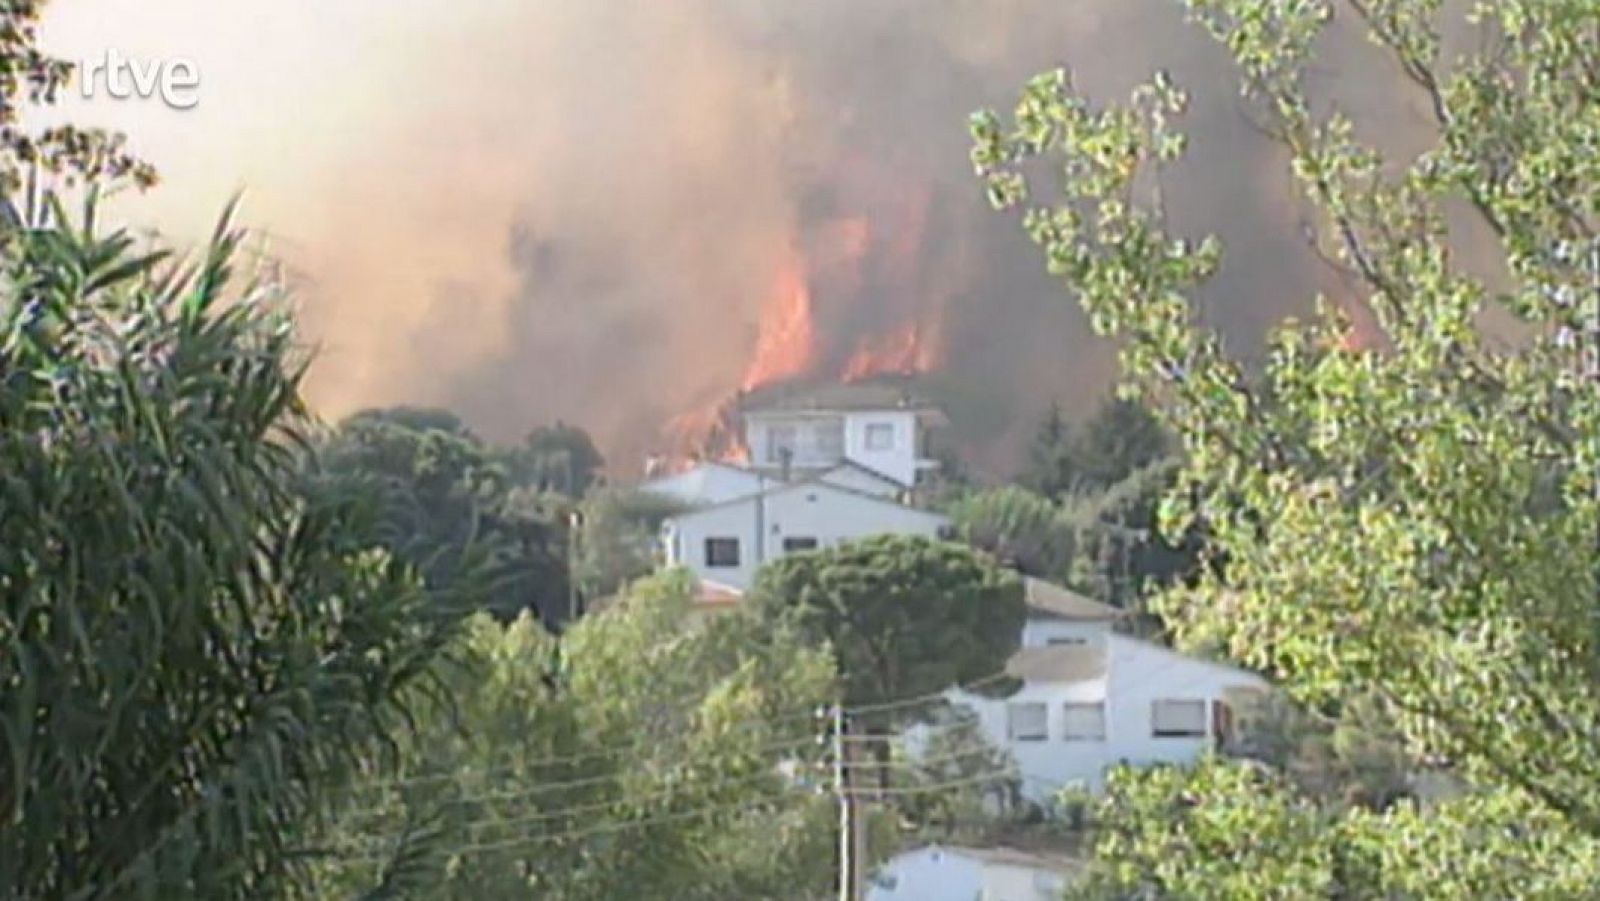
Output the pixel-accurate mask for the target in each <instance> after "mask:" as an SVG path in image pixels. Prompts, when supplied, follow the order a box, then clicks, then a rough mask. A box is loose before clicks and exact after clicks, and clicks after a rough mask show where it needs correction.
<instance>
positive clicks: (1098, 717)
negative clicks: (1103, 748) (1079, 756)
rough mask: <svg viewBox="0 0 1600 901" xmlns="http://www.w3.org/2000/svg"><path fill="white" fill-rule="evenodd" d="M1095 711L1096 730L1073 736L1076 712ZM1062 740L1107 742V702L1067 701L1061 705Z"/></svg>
mask: <svg viewBox="0 0 1600 901" xmlns="http://www.w3.org/2000/svg"><path fill="white" fill-rule="evenodd" d="M1078 711H1082V712H1089V711H1093V712H1094V716H1095V722H1094V728H1092V729H1089V730H1085V731H1083V732H1081V733H1080V734H1077V735H1074V734H1073V727H1074V725H1075V723H1074V717H1073V714H1074V712H1078ZM1061 740H1062V741H1105V740H1106V702H1105V701H1067V702H1066V703H1064V704H1062V705H1061Z"/></svg>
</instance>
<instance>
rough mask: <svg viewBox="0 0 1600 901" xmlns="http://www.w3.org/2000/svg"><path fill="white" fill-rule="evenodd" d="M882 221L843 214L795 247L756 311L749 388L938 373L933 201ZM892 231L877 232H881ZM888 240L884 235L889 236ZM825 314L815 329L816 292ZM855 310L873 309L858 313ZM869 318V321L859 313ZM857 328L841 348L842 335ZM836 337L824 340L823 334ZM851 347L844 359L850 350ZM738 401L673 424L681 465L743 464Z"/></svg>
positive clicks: (919, 196)
mask: <svg viewBox="0 0 1600 901" xmlns="http://www.w3.org/2000/svg"><path fill="white" fill-rule="evenodd" d="M890 201H891V202H885V203H881V204H878V206H877V208H878V209H879V210H880V212H883V210H887V212H883V215H882V216H881V217H874V218H871V219H869V218H868V217H867V216H865V215H859V216H841V217H837V218H834V219H831V220H828V221H825V222H820V223H815V224H813V225H812V226H811V227H809V228H808V229H807V231H806V234H805V240H804V241H802V240H800V239H799V237H798V236H797V237H796V238H795V239H794V240H792V241H791V242H790V243H789V246H788V251H787V252H786V253H785V254H784V255H783V256H782V259H781V262H780V264H779V266H778V268H777V269H776V270H775V271H774V272H773V275H772V279H771V283H770V288H769V289H768V290H767V293H766V296H765V297H764V298H762V300H761V303H760V305H759V309H760V319H759V321H758V323H757V325H756V337H755V347H754V352H753V354H752V356H751V358H750V362H749V365H747V366H746V367H745V370H744V373H743V375H742V377H741V378H740V380H739V391H740V392H750V391H754V390H756V389H759V388H763V387H766V386H768V385H772V384H776V383H779V382H784V381H789V380H795V379H807V380H818V381H826V380H834V381H841V382H855V381H862V380H865V379H869V378H872V377H874V376H879V375H915V374H919V373H924V372H929V371H931V370H934V369H936V368H938V366H939V364H940V362H941V354H942V352H943V339H942V334H941V332H942V322H941V320H940V316H939V298H938V297H937V296H927V295H926V294H925V292H924V291H923V290H921V289H924V288H927V287H928V286H929V285H930V284H931V285H934V286H935V287H936V286H937V282H936V281H932V280H930V279H929V278H928V276H927V275H926V274H925V273H924V272H923V269H924V268H925V267H924V266H923V265H922V264H921V263H920V261H919V253H920V251H922V250H923V249H924V237H925V226H926V224H927V223H926V218H927V212H928V197H927V194H926V192H925V191H916V190H913V191H911V192H909V193H903V194H900V195H891V197H890ZM885 224H886V225H887V226H888V227H887V228H884V229H882V230H880V229H879V228H877V227H876V226H882V225H885ZM885 236H886V238H887V239H884V238H885ZM819 290H820V291H821V292H822V294H823V297H822V300H823V301H824V302H825V304H826V306H827V310H826V312H827V313H828V314H829V315H828V316H827V317H826V318H825V319H824V323H826V324H829V325H831V326H832V328H831V329H825V328H823V327H820V326H819V324H818V308H817V303H816V297H815V294H814V292H815V291H819ZM851 304H868V305H870V306H869V307H868V308H866V309H865V310H853V309H851V307H850V305H851ZM861 312H865V313H866V314H868V315H864V316H862V315H854V314H856V313H861ZM840 330H844V331H846V332H847V333H849V332H858V333H861V334H859V336H858V337H856V338H855V340H854V342H853V343H851V344H845V345H843V346H840V345H839V343H838V341H837V339H838V337H840V336H839V335H838V334H837V332H838V331H840ZM825 331H827V332H829V333H830V336H831V337H833V338H834V339H835V340H834V341H833V342H831V343H828V342H825V341H824V337H825V336H824V332H825ZM845 351H848V353H845ZM736 408H737V398H736V397H735V398H727V399H724V400H722V401H721V402H716V401H713V402H711V403H707V404H704V405H703V406H701V407H699V408H697V409H694V410H690V411H689V412H686V413H683V414H681V415H679V416H677V417H674V418H673V420H672V421H671V422H670V423H668V425H667V428H666V438H667V439H668V441H669V443H670V444H671V446H672V447H673V452H672V456H673V458H674V459H675V461H676V463H677V465H679V466H681V465H688V464H689V463H692V461H694V460H696V459H707V458H709V459H722V460H729V461H742V460H745V459H747V458H748V451H747V449H746V448H745V447H744V446H743V444H742V436H741V435H740V434H739V433H738V429H737V428H736V426H735V418H736V416H735V414H736V412H737V410H736Z"/></svg>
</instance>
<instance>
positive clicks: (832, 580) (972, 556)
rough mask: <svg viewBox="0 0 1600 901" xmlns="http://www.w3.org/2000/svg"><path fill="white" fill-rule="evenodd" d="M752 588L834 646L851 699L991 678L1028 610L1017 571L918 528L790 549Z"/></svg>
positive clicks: (772, 608) (761, 611)
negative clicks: (811, 548)
mask: <svg viewBox="0 0 1600 901" xmlns="http://www.w3.org/2000/svg"><path fill="white" fill-rule="evenodd" d="M751 594H752V603H753V605H754V607H755V609H756V610H757V612H758V615H759V616H761V617H763V618H764V619H766V620H767V621H769V622H792V623H794V624H796V625H797V626H798V628H799V629H800V630H801V632H802V634H804V635H806V636H808V637H810V638H811V639H812V640H814V641H818V642H825V643H827V645H828V646H830V647H831V648H832V649H833V653H834V655H835V658H836V660H837V663H838V666H839V671H840V673H839V674H840V679H841V682H842V684H843V700H844V703H845V704H846V706H850V707H857V706H862V705H870V704H878V703H886V702H896V701H900V700H903V699H905V698H909V697H915V696H920V695H926V694H931V693H935V692H939V691H942V690H944V689H946V688H949V687H951V686H953V685H964V684H972V683H975V682H980V681H982V682H992V681H993V677H994V676H995V675H996V674H997V673H999V672H1000V671H1001V670H1002V669H1003V668H1004V666H1005V662H1006V660H1007V658H1009V657H1010V656H1011V654H1012V653H1013V652H1014V651H1015V650H1016V647H1017V640H1018V636H1019V634H1020V633H1021V631H1022V625H1023V620H1024V619H1025V617H1026V610H1025V608H1024V605H1023V599H1022V583H1021V582H1020V580H1018V579H1017V577H1016V576H1015V575H1014V574H1012V573H1011V572H1010V571H1008V570H1005V569H1002V568H1000V567H999V566H997V565H995V564H994V563H993V562H992V561H991V560H990V559H989V558H988V557H987V556H986V555H983V554H981V553H979V552H977V551H974V550H972V549H970V548H968V547H966V546H964V545H960V544H953V543H950V542H945V541H936V540H933V539H931V538H924V537H920V536H902V535H884V536H878V537H873V538H867V539H863V540H861V541H854V542H849V543H847V544H842V545H838V546H835V547H831V548H827V549H824V550H821V551H811V552H807V553H802V554H787V555H785V556H783V557H780V558H778V559H777V560H774V561H772V562H770V563H768V564H766V565H765V566H763V567H762V568H761V570H760V571H759V572H758V573H757V575H756V582H755V585H754V587H753V588H752V592H751Z"/></svg>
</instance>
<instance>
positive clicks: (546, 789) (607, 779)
mask: <svg viewBox="0 0 1600 901" xmlns="http://www.w3.org/2000/svg"><path fill="white" fill-rule="evenodd" d="M821 741H822V739H821V737H820V736H808V737H806V738H803V739H797V740H793V741H787V742H775V743H773V744H770V745H764V746H762V747H760V748H756V749H754V753H770V752H773V751H784V750H795V749H798V748H802V747H805V746H807V745H813V746H815V745H819V744H820V743H821ZM782 762H783V761H781V760H774V761H772V763H773V764H779V763H782ZM629 775H631V774H630V773H628V772H626V771H617V772H610V773H602V774H599V775H596V776H588V777H585V778H582V779H569V780H566V781H563V782H547V783H541V784H539V785H537V786H534V787H532V788H527V789H516V790H507V791H493V792H484V793H481V794H476V795H464V796H461V797H455V798H441V799H439V800H438V802H437V804H438V807H439V808H441V809H442V808H446V807H460V806H465V805H469V804H479V803H493V802H496V801H518V800H525V799H528V798H534V797H538V796H540V795H547V794H552V793H555V792H559V791H562V790H565V789H572V788H585V787H589V786H596V785H605V784H607V783H612V782H620V781H621V780H623V779H626V778H627V777H628V776H629ZM350 812H351V813H357V814H359V813H379V812H381V809H380V808H378V807H362V808H357V809H354V810H351V811H350Z"/></svg>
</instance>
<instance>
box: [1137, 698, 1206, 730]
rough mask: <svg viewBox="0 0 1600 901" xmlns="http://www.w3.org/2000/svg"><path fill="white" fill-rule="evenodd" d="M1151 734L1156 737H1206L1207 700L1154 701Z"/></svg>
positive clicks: (1151, 710) (1151, 707)
mask: <svg viewBox="0 0 1600 901" xmlns="http://www.w3.org/2000/svg"><path fill="white" fill-rule="evenodd" d="M1150 734H1151V735H1153V736H1155V737H1156V738H1204V737H1205V734H1206V702H1205V701H1154V702H1152V704H1151V706H1150Z"/></svg>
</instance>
